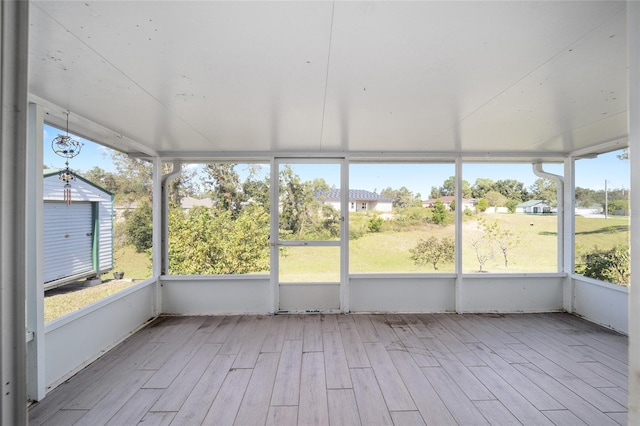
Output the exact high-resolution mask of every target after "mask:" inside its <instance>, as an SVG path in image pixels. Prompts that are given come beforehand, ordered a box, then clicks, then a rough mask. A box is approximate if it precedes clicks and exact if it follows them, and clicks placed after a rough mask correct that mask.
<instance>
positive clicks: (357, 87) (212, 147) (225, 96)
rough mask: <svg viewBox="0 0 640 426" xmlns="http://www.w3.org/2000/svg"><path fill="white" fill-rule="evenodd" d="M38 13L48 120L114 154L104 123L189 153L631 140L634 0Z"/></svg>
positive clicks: (531, 151) (40, 94)
mask: <svg viewBox="0 0 640 426" xmlns="http://www.w3.org/2000/svg"><path fill="white" fill-rule="evenodd" d="M30 13H31V26H30V31H31V44H30V92H31V94H32V95H35V97H34V99H42V100H45V101H46V102H45V103H46V105H47V112H48V113H49V115H48V121H50V122H51V123H53V124H58V125H60V124H62V123H63V120H64V118H65V117H64V110H69V111H70V112H71V122H72V126H75V130H77V132H78V133H80V134H82V135H85V136H89V137H93V138H95V139H98V140H100V141H102V142H105V143H108V144H111V145H114V146H118V141H117V138H116V139H113V138H111V139H110V138H109V137H107V136H105V134H103V133H100V132H99V131H98V130H97V129H99V128H100V127H104V128H107V129H111V130H112V131H113V132H115V134H117V135H121V136H122V139H121V140H123V141H126V140H134V141H137V142H139V143H140V144H142V145H143V146H145V147H149V148H151V149H153V150H155V151H156V152H159V153H160V154H162V155H167V156H171V157H181V156H182V157H185V158H187V157H191V158H192V157H197V156H199V155H206V156H215V155H223V154H225V153H227V154H229V153H240V154H242V153H269V152H277V153H286V152H303V153H304V152H306V153H310V154H313V155H318V154H323V153H326V154H332V153H339V152H348V153H358V152H359V153H377V152H383V151H384V152H399V153H401V152H407V153H412V155H415V154H423V153H424V155H425V156H427V157H428V156H429V155H437V154H443V153H444V154H451V153H454V154H455V153H462V154H463V155H467V156H469V157H474V156H475V157H481V156H489V155H503V156H506V155H512V156H521V157H522V158H537V157H544V156H554V155H563V154H565V153H569V152H575V151H582V150H588V149H589V148H590V147H593V146H597V145H600V144H602V143H603V142H608V141H620V143H621V144H622V145H624V144H626V133H627V76H626V72H627V59H626V16H625V2H614V1H586V2H579V1H568V2H559V1H517V2H516V1H514V2H501V1H472V2H439V1H424V2H421V1H413V2H397V1H388V2H387V1H379V2H346V1H337V2H269V1H261V2H217V1H195V2H187V1H159V2H154V1H92V0H88V1H32V2H31V12H30ZM81 118H82V120H81ZM84 119H86V120H88V121H90V122H91V123H95V126H93V127H92V126H87V125H86V123H87V121H84ZM79 126H83V127H84V128H82V129H81V128H80V127H79ZM72 128H73V127H72ZM118 147H119V148H120V149H123V150H125V151H128V152H132V151H136V150H138V149H139V148H140V146H138V147H137V148H136V147H131V146H126V144H121V145H119V146H118Z"/></svg>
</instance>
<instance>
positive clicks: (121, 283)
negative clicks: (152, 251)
mask: <svg viewBox="0 0 640 426" xmlns="http://www.w3.org/2000/svg"><path fill="white" fill-rule="evenodd" d="M114 258H115V268H114V269H113V270H114V271H124V273H125V274H124V278H125V279H124V280H113V279H110V278H111V276H110V273H109V274H106V275H104V276H103V280H104V282H103V283H102V284H99V285H96V286H93V287H83V282H79V283H71V284H67V285H64V286H62V287H58V288H56V289H53V290H49V291H47V292H45V298H44V322H45V323H47V322H50V321H53V320H54V319H57V318H60V317H63V316H65V315H67V314H70V313H71V312H74V311H77V310H78V309H80V308H83V307H85V306H88V305H90V304H92V303H95V302H97V301H99V300H101V299H104V298H105V297H107V296H110V295H112V294H114V293H117V292H119V291H121V290H124V289H125V288H127V287H130V286H132V285H133V284H134V283H135V282H137V281H142V280H144V279H145V278H148V277H150V276H151V261H150V260H149V257H148V256H147V255H146V254H145V253H137V252H136V251H135V249H134V248H133V247H130V246H125V247H121V248H119V249H116V251H115V253H114Z"/></svg>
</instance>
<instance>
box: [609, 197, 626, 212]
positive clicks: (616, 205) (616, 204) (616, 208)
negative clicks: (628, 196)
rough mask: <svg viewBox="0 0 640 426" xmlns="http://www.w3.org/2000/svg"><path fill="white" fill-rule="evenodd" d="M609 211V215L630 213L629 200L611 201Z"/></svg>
mask: <svg viewBox="0 0 640 426" xmlns="http://www.w3.org/2000/svg"><path fill="white" fill-rule="evenodd" d="M607 207H608V209H609V211H608V212H607V213H609V214H614V213H616V212H620V211H622V212H627V211H629V201H628V200H615V201H611V202H610V203H609V204H608V206H607Z"/></svg>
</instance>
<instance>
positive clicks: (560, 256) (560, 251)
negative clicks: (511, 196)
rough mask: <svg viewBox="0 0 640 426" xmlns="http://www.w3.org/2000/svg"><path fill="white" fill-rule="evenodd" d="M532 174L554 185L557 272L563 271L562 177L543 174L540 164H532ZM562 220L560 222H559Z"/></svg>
mask: <svg viewBox="0 0 640 426" xmlns="http://www.w3.org/2000/svg"><path fill="white" fill-rule="evenodd" d="M533 173H534V174H535V175H536V176H538V177H541V178H546V179H551V180H553V181H554V182H555V183H556V194H557V195H556V197H557V199H558V272H563V271H564V264H565V262H564V239H565V238H564V237H565V236H564V177H562V176H560V175H555V174H553V173H548V172H545V171H544V170H543V169H542V164H541V163H534V164H533ZM560 218H562V220H560Z"/></svg>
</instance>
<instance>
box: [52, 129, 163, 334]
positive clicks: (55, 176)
mask: <svg viewBox="0 0 640 426" xmlns="http://www.w3.org/2000/svg"><path fill="white" fill-rule="evenodd" d="M59 134H63V135H66V132H64V131H61V130H58V129H55V128H53V127H49V126H45V129H44V141H45V146H44V158H43V161H44V167H45V168H44V171H43V195H44V200H43V230H44V232H43V245H44V246H43V257H44V258H43V263H44V264H43V274H44V288H45V301H44V306H45V313H44V314H45V322H49V321H52V320H54V319H56V318H59V317H62V316H64V315H67V314H69V313H71V312H74V311H76V310H78V309H80V308H82V307H84V306H87V305H90V304H92V303H94V302H97V301H98V300H100V299H103V298H105V297H107V296H109V295H111V294H114V293H117V292H118V291H121V290H123V289H125V288H127V287H129V286H131V285H133V284H134V283H135V282H139V281H142V280H144V279H146V278H149V277H150V276H151V241H152V220H151V180H152V167H151V164H149V163H147V162H144V161H141V160H136V159H133V158H130V157H128V156H127V155H126V154H123V153H121V152H117V151H114V150H111V149H108V148H105V147H104V146H101V145H98V144H95V143H92V142H90V141H87V140H83V139H81V138H79V137H76V136H74V135H70V136H71V137H72V138H73V139H74V140H77V141H79V142H81V143H82V146H81V147H80V153H79V154H78V155H76V156H75V157H73V158H70V159H69V168H70V171H71V172H72V173H73V178H72V179H70V180H68V186H65V183H66V182H65V181H64V180H63V179H61V178H63V177H64V176H63V175H61V173H64V170H65V167H66V166H65V161H66V158H64V157H63V156H60V155H57V154H56V152H55V151H54V149H55V150H63V149H69V147H66V148H65V146H64V144H63V145H57V144H53V145H52V143H51V141H52V140H53V139H54V138H55V137H56V136H57V135H59ZM52 148H53V149H52ZM74 149H75V148H74ZM60 153H62V152H60ZM67 176H69V175H67ZM69 177H70V176H69Z"/></svg>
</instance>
